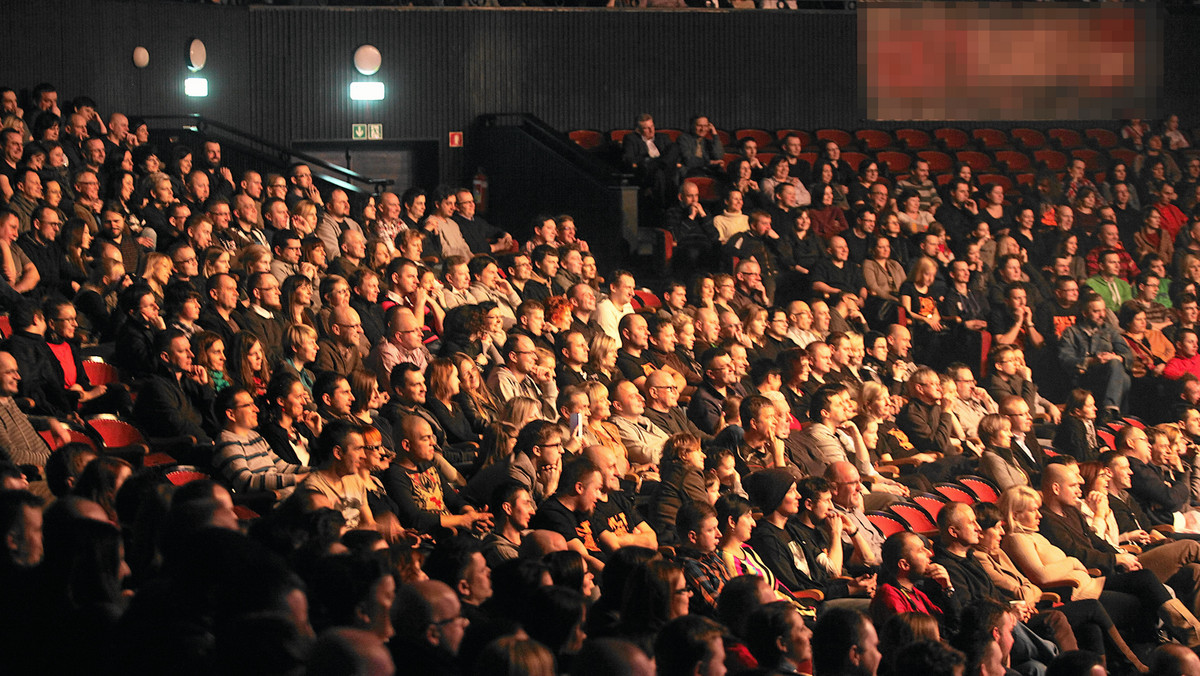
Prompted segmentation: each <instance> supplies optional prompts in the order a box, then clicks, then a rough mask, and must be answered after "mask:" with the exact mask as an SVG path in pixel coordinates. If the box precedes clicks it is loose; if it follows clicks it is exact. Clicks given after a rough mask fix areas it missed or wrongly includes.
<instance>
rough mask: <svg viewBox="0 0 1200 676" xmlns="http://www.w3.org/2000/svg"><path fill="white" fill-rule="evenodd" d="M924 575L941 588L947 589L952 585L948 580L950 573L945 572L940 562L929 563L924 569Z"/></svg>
mask: <svg viewBox="0 0 1200 676" xmlns="http://www.w3.org/2000/svg"><path fill="white" fill-rule="evenodd" d="M925 577H927V578H929V579H930V580H933V581H934V582H936V583H938V585H939V586H941V588H942V589H949V588H951V587H953V586H954V584H953V583H952V582H951V581H950V573H948V572H946V567H945V566H943V565H942V564H940V563H931V564H929V568H928V570H926V571H925Z"/></svg>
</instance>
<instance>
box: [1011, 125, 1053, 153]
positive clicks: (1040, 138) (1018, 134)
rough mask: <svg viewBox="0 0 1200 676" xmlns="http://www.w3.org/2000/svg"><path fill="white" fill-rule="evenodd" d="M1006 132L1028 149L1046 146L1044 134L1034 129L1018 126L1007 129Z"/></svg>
mask: <svg viewBox="0 0 1200 676" xmlns="http://www.w3.org/2000/svg"><path fill="white" fill-rule="evenodd" d="M1008 133H1009V135H1011V136H1012V137H1013V138H1014V139H1016V140H1018V141H1020V142H1021V145H1023V146H1025V147H1026V148H1028V149H1029V150H1038V149H1039V148H1045V147H1046V135H1045V134H1043V133H1042V132H1040V131H1038V130H1036V129H1026V128H1024V127H1018V128H1016V129H1011V130H1009V132H1008Z"/></svg>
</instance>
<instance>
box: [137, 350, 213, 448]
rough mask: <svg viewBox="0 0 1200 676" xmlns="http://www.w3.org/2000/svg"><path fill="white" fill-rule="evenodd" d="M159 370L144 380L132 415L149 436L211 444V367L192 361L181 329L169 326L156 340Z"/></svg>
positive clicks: (190, 351)
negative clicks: (186, 438) (186, 437)
mask: <svg viewBox="0 0 1200 676" xmlns="http://www.w3.org/2000/svg"><path fill="white" fill-rule="evenodd" d="M155 353H156V356H155V362H156V363H157V365H158V367H157V371H156V372H155V373H154V375H151V376H150V377H148V378H146V379H145V380H144V381H143V384H142V389H141V392H140V393H139V394H138V399H137V403H136V404H135V405H134V407H133V417H134V419H135V420H137V422H138V424H139V425H140V426H141V429H142V431H143V433H144V434H146V436H148V437H184V436H190V437H193V438H195V439H196V441H197V443H200V444H209V443H212V438H211V437H210V436H209V433H208V432H207V431H206V428H211V427H214V425H212V422H213V421H211V420H208V419H207V418H206V414H207V412H209V411H211V410H212V398H213V390H212V388H211V387H209V385H208V383H209V380H208V369H206V368H204V367H203V366H199V365H197V364H193V362H192V348H191V345H190V344H189V343H188V339H187V336H185V335H183V332H182V331H180V330H179V329H166V330H164V331H162V332H161V333H159V334H158V337H157V338H156V339H155Z"/></svg>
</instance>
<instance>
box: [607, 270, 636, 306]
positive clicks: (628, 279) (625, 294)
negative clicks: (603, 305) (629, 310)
mask: <svg viewBox="0 0 1200 676" xmlns="http://www.w3.org/2000/svg"><path fill="white" fill-rule="evenodd" d="M608 289H609V294H608V297H609V299H610V300H611V301H612V302H613V305H616V306H617V307H618V308H622V307H625V305H626V304H627V303H629V301H630V300H631V299H632V298H633V292H634V279H633V273H632V272H628V271H625V270H617V271H616V272H614V273H613V276H612V281H611V282H609V285H608Z"/></svg>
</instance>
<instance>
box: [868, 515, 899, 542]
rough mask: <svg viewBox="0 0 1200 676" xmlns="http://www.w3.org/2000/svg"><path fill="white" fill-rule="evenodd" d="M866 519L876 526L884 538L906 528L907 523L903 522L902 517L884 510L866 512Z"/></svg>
mask: <svg viewBox="0 0 1200 676" xmlns="http://www.w3.org/2000/svg"><path fill="white" fill-rule="evenodd" d="M867 520H868V521H870V522H871V525H873V526H875V527H876V528H878V529H879V532H880V533H882V534H883V537H885V538H887V537H891V536H892V535H894V534H896V533H899V532H900V531H902V530H907V529H908V524H906V523H904V521H903V520H902V519H899V518H897V517H896V516H894V515H892V514H886V513H884V512H868V513H867Z"/></svg>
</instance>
